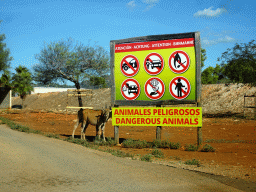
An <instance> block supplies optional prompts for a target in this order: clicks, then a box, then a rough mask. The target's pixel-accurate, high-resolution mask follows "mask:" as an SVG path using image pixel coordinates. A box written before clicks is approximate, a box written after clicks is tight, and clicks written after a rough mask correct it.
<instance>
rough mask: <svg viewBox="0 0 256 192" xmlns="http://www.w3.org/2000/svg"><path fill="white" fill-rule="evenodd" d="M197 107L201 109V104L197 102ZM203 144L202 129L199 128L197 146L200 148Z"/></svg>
mask: <svg viewBox="0 0 256 192" xmlns="http://www.w3.org/2000/svg"><path fill="white" fill-rule="evenodd" d="M197 107H201V102H197ZM202 142H203V133H202V127H197V146H198V147H199V146H200V145H201V144H202Z"/></svg>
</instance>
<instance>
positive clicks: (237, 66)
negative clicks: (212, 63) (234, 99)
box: [218, 40, 256, 85]
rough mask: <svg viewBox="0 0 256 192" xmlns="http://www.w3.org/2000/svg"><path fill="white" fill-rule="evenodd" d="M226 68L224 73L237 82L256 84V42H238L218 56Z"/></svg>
mask: <svg viewBox="0 0 256 192" xmlns="http://www.w3.org/2000/svg"><path fill="white" fill-rule="evenodd" d="M218 61H221V66H222V67H223V68H224V75H226V76H227V77H228V78H229V79H230V80H232V81H233V82H235V83H248V84H251V85H255V84H256V44H255V40H252V41H250V42H249V43H248V44H246V43H243V44H236V45H235V46H234V47H233V49H227V51H226V52H224V53H222V55H221V57H220V58H218Z"/></svg>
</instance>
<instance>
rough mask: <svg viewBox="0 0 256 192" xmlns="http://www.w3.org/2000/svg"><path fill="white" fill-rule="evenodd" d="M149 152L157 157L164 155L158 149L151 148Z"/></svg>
mask: <svg viewBox="0 0 256 192" xmlns="http://www.w3.org/2000/svg"><path fill="white" fill-rule="evenodd" d="M151 154H152V155H154V156H155V157H158V158H163V157H164V153H163V152H162V151H159V150H158V149H155V150H153V151H152V153H151Z"/></svg>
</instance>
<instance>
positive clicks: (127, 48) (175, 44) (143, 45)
mask: <svg viewBox="0 0 256 192" xmlns="http://www.w3.org/2000/svg"><path fill="white" fill-rule="evenodd" d="M193 46H195V39H194V38H187V39H174V40H164V41H149V42H140V43H126V44H117V45H116V46H115V53H120V52H132V51H143V50H156V49H169V48H179V47H193Z"/></svg>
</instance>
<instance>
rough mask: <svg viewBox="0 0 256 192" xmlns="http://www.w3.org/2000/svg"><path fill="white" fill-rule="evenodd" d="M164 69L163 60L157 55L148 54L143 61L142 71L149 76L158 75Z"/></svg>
mask: <svg viewBox="0 0 256 192" xmlns="http://www.w3.org/2000/svg"><path fill="white" fill-rule="evenodd" d="M163 68H164V59H163V57H162V56H161V55H160V54H158V53H150V54H149V55H147V57H146V58H145V60H144V69H145V71H146V72H147V73H148V74H149V75H158V74H159V73H161V71H162V70H163Z"/></svg>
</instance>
